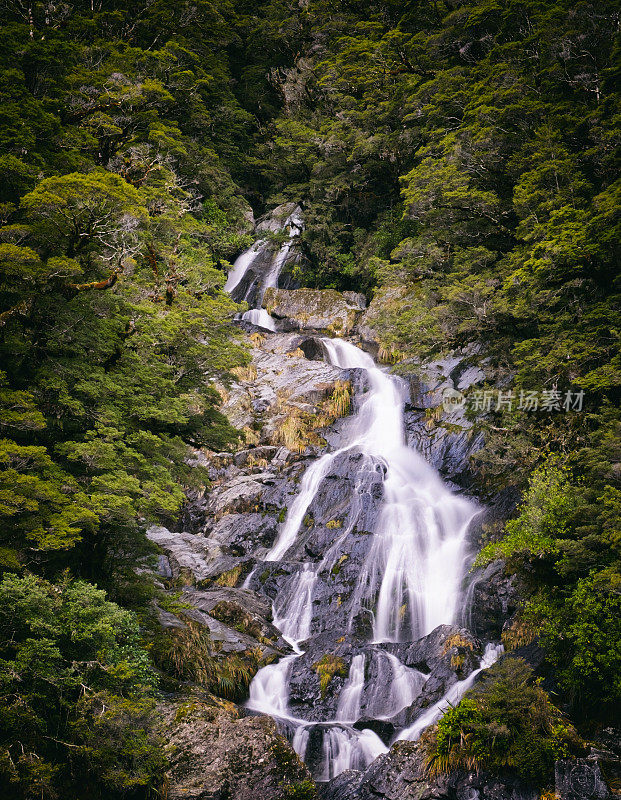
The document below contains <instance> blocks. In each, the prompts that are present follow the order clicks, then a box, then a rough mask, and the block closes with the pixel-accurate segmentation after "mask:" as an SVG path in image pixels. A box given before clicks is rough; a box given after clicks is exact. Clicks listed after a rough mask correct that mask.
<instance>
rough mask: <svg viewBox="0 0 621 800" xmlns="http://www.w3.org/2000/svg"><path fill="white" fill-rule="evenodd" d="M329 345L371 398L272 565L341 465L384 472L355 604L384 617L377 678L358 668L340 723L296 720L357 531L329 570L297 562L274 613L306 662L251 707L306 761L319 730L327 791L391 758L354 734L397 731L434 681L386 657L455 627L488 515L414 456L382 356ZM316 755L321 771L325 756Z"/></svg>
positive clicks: (269, 671) (308, 482)
mask: <svg viewBox="0 0 621 800" xmlns="http://www.w3.org/2000/svg"><path fill="white" fill-rule="evenodd" d="M321 343H322V347H323V349H324V352H325V355H326V360H327V361H328V362H329V363H330V364H332V365H333V366H335V367H339V368H340V369H343V370H360V372H361V375H362V376H363V377H364V380H365V384H366V391H364V392H362V393H361V394H359V397H358V408H357V411H356V413H355V414H354V415H353V416H351V417H349V418H348V419H347V421H346V423H345V424H344V425H343V429H342V430H343V433H342V434H341V443H340V447H337V448H336V449H334V450H333V451H331V452H328V453H325V454H324V455H323V456H321V457H320V458H318V459H316V460H315V461H313V463H312V464H311V465H310V466H309V467H308V468H307V469H306V471H305V473H304V475H303V477H302V480H301V482H300V486H299V490H298V492H297V495H296V497H295V499H294V501H293V503H292V504H291V506H290V507H289V509H288V511H287V514H286V516H285V520H284V522H283V523H281V526H280V529H279V532H278V535H277V538H276V541H275V542H274V544H273V546H272V549H271V550H270V551H269V553H268V554H267V556H266V561H268V562H270V561H271V562H278V561H283V560H286V559H287V555H288V553H289V552H290V551H291V550H292V548H294V547H295V545H296V543H297V539H298V536H299V533H300V529H301V528H302V527H303V521H304V519H305V517H306V515H307V512H308V509H309V507H310V505H311V503H312V502H313V500H314V498H315V497H316V496H317V494H318V492H319V490H320V488H321V487H322V485H323V483H324V481H325V480H326V478H327V477H328V475H329V474H330V471H331V468H332V467H333V465H334V463H335V461H336V460H337V459H338V457H339V456H341V455H342V454H345V453H349V454H350V455H353V454H359V455H360V456H361V459H360V460H359V461H358V462H356V461H355V460H354V462H352V463H361V464H365V465H366V468H368V465H369V464H371V465H373V464H375V465H378V466H379V467H381V471H382V475H383V501H382V507H381V511H380V514H379V518H378V521H377V524H376V525H375V529H374V530H373V531H372V533H373V538H372V544H371V546H370V548H369V550H368V554H367V556H366V559H365V561H364V565H363V568H362V569H361V570H360V573H359V574H358V576H357V581H356V585H355V587H354V590H353V594H352V597H353V603H352V609H353V610H352V617H353V616H354V614H355V613H356V612H357V611H358V610H360V609H361V608H363V607H366V608H371V607H374V608H375V614H374V619H373V634H372V642H371V643H369V646H370V647H372V648H373V659H374V662H373V663H374V664H375V671H374V675H375V678H374V679H373V680H372V681H371V680H369V681H367V680H366V678H365V666H366V659H365V655H364V654H362V653H358V654H356V655H354V656H353V658H352V659H351V662H350V667H349V674H348V677H347V680H346V682H345V683H344V685H343V688H342V689H341V692H340V695H339V698H338V705H337V708H336V712H335V714H334V717H333V719H332V720H331V721H325V720H324V721H321V722H320V721H315V722H313V721H308V720H304V719H296V717H295V716H293V715H292V713H291V711H290V709H289V696H290V689H289V679H290V675H291V670H292V667H293V665H294V663H295V660H296V659H297V658H300V657H302V655H303V647H304V641H305V640H308V638H309V636H310V635H311V630H312V622H313V596H314V592H315V591H316V587H317V580H318V576H319V572H320V571H321V570H322V569H325V568H326V567H327V568H330V567H331V566H332V564H333V562H332V561H331V558H332V551H333V550H334V552H336V551H337V545H338V543H339V542H340V541H342V538H343V537H344V536H347V535H349V534H350V531H351V526H349V527H346V528H345V530H344V531H343V532H342V533H341V534H340V536H339V537H337V540H336V543H334V544H332V545H331V546H330V548H329V549H328V552H327V553H325V554H324V557H323V559H322V561H321V563H319V564H316V563H313V562H310V561H309V562H308V563H299V562H297V561H296V560H295V558H294V559H293V560H289V562H288V564H289V566H290V567H291V566H292V567H293V568H294V569H293V572H292V573H291V574H290V576H289V578H288V579H287V581H286V582H285V584H284V586H283V588H282V589H281V591H279V594H278V596H277V598H276V600H275V601H274V603H273V616H274V624H275V625H276V626H277V627H278V628H279V629H280V631H281V632H282V634H283V636H284V637H285V638H286V639H287V640H288V641H289V642H290V643H291V644H292V646H293V649H294V652H295V654H294V655H292V656H287V657H286V658H283V659H281V661H279V662H278V663H277V664H271V665H270V666H268V667H264V668H263V669H262V670H260V671H259V672H258V674H257V675H256V677H255V679H254V681H253V683H252V684H251V688H250V699H249V701H248V703H247V706H248V708H250V709H252V710H255V711H260V712H262V713H267V714H270V715H271V716H274V717H276V718H277V719H280V720H282V721H283V722H285V723H286V724H287V727H288V729H289V730H290V731H291V732H292V734H293V744H294V748H295V750H296V752H298V754H299V755H300V756H301V757H304V756H305V754H306V751H307V748H308V747H309V746H310V745H309V741H310V740H311V736H310V731H311V730H312V729H313V728H316V729H318V730H319V732H320V733H321V736H322V739H321V741H322V747H321V752H322V760H321V763H320V765H319V766H318V767H317V768H316V769H315V773H316V777H317V779H318V780H329V779H331V778H332V777H334V776H335V775H338V774H339V773H340V772H342V771H343V770H345V769H363V768H364V767H366V766H367V765H368V764H369V763H370V762H371V761H372V760H373V759H375V758H376V757H377V756H378V755H379V754H380V753H383V752H386V751H387V748H386V746H385V745H384V743H383V742H382V741H381V740H380V739H379V737H378V736H377V734H375V733H374V732H373V731H371V730H369V729H364V730H357V729H356V728H354V727H353V724H354V723H356V722H357V721H358V720H360V719H361V718H362V713H363V711H364V713H365V716H366V718H369V717H370V718H373V719H378V720H381V719H384V720H389V719H390V718H392V717H394V716H395V715H397V714H398V713H399V712H401V711H402V710H403V709H405V708H407V707H408V706H409V705H411V703H412V702H413V701H414V699H415V698H416V697H417V696H418V695H419V694H420V692H421V690H422V688H423V686H424V684H425V681H426V678H427V676H425V675H423V674H422V673H421V672H419V671H418V670H415V669H412V668H409V667H407V666H405V665H404V664H402V663H401V662H400V661H399V659H398V658H397V656H396V655H393V654H392V653H390V652H388V651H387V650H386V649H383V648H382V645H385V643H389V642H393V643H394V642H412V641H415V640H417V639H419V638H420V637H422V636H425V635H426V634H428V633H430V632H431V631H432V630H434V629H435V628H436V627H437V626H438V625H442V624H450V623H452V622H454V621H455V618H456V616H457V611H458V604H459V599H460V591H461V583H462V579H463V577H464V573H465V568H466V560H467V553H466V547H465V545H466V541H465V540H466V531H467V528H468V524H469V522H470V520H471V519H472V517H473V516H474V515H475V513H476V512H477V509H476V507H475V506H474V505H473V503H471V502H470V501H469V500H466V499H464V498H463V497H459V496H457V495H455V494H453V493H452V492H451V491H450V490H449V489H448V487H446V486H445V485H444V484H443V483H442V481H441V479H440V477H439V476H438V474H437V473H436V472H435V471H434V470H433V469H432V468H431V467H430V466H429V464H427V462H426V461H425V460H424V459H423V458H422V457H421V456H420V455H419V453H417V452H416V451H415V450H412V449H410V448H408V447H407V446H406V437H405V424H404V404H405V398H406V396H407V391H406V388H407V387H406V384H405V382H404V381H403V380H402V379H400V378H398V377H396V376H393V375H390V374H389V373H388V372H387V371H385V370H383V369H381V368H379V367H378V366H377V365H376V364H375V362H374V361H373V359H372V358H371V356H369V355H368V354H367V353H365V352H364V351H362V350H361V349H360V348H358V347H356V346H355V345H353V344H351V343H349V342H346V341H344V340H341V339H328V338H323V339H322V340H321ZM352 525H353V523H352ZM498 654H499V649H498V648H494V647H493V646H488V648H487V649H486V651H485V655H484V657H483V659H482V661H481V664H480V666H479V669H478V670H475V671H474V672H473V673H472V674H471V675H470V676H469V677H468V678H467V679H466V680H464V681H461V682H459V683H457V684H456V685H454V686H453V687H452V688H451V689H450V691H449V692H448V693H447V695H446V696H445V697H443V698H442V699H441V700H440V701H438V702H437V703H436V704H435V705H433V706H432V707H431V708H429V709H427V710H426V711H425V712H424V713H423V714H422V715H421V716H420V717H419V718H418V719H417V720H416V721H415V723H414V724H413V725H412V726H410V727H409V728H407V729H405V730H402V731H401V733H400V734H399V736H398V738H401V739H416V738H418V736H419V735H420V732H421V731H422V730H423V729H424V728H425V727H427V725H430V724H432V723H433V722H434V721H435V720H436V719H437V718H438V717H439V716H440V715H441V714H442V712H443V710H445V709H446V708H447V707H448V704H450V703H454V702H458V701H459V699H460V698H461V696H462V695H463V693H464V692H465V691H467V690H468V688H470V686H471V685H472V683H473V681H474V680H475V678H476V675H477V674H478V673H479V672H480V670H481V669H485V668H487V667H488V666H490V665H491V664H492V663H493V662H494V661H495V660H496V658H497V657H498ZM314 752H315V755H314V756H313V758H314V760H315V761H316V760H317V758H316V748H315V751H314Z"/></svg>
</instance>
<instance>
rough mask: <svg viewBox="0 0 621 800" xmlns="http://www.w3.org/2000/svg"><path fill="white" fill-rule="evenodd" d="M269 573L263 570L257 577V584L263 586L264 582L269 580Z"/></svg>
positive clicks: (267, 570)
mask: <svg viewBox="0 0 621 800" xmlns="http://www.w3.org/2000/svg"><path fill="white" fill-rule="evenodd" d="M270 574H271V572H270V570H269V569H264V570H263V572H262V573H261V574H260V575H259V583H260V584H261V585H263V584H264V583H265V581H266V580H267V579H268V578H269V576H270Z"/></svg>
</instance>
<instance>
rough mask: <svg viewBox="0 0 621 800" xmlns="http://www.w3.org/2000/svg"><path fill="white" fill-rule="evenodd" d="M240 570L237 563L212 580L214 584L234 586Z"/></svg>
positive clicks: (239, 565)
mask: <svg viewBox="0 0 621 800" xmlns="http://www.w3.org/2000/svg"><path fill="white" fill-rule="evenodd" d="M241 572H242V568H241V564H238V565H237V566H236V567H233V569H229V570H227V571H226V572H223V573H222V574H221V575H219V576H218V577H217V578H216V580H215V581H214V582H213V583H214V586H236V585H237V581H238V580H239V577H240V575H241Z"/></svg>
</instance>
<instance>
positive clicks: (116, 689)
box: [0, 575, 165, 797]
mask: <svg viewBox="0 0 621 800" xmlns="http://www.w3.org/2000/svg"><path fill="white" fill-rule="evenodd" d="M0 641H1V642H2V644H1V645H0V681H1V682H2V696H3V704H2V711H1V712H0V737H1V745H0V746H1V747H2V758H1V761H0V787H2V793H3V796H6V797H8V796H12V797H13V796H18V795H19V794H21V792H22V791H24V792H25V793H26V794H27V795H28V796H38V797H49V796H52V797H55V796H58V794H60V795H61V796H62V795H63V794H64V792H67V791H69V792H71V789H72V787H73V785H74V783H75V780H76V777H78V781H79V786H80V789H81V791H82V793H83V795H84V794H88V795H89V796H91V797H110V796H115V795H116V793H117V791H118V789H119V787H123V788H124V790H125V791H126V792H128V793H129V792H132V791H135V790H138V789H141V788H142V789H144V788H148V787H150V786H153V785H154V780H155V779H156V778H157V776H158V774H159V773H161V772H162V770H163V768H164V763H165V762H164V760H163V757H162V754H161V742H160V741H159V739H158V738H157V736H156V735H155V734H154V732H153V730H152V714H153V705H154V703H153V700H152V699H151V695H152V690H153V688H154V673H153V671H152V669H151V666H150V663H149V658H148V656H147V653H146V651H145V649H144V647H143V645H142V643H141V640H140V632H139V627H138V624H137V621H136V618H135V615H134V614H132V613H131V612H129V611H125V610H123V609H121V608H119V606H117V605H116V604H115V603H111V602H109V601H108V600H106V598H105V593H104V592H103V591H101V590H99V589H96V588H95V587H93V586H92V585H91V584H89V583H86V582H83V581H75V580H72V579H70V578H68V577H65V578H64V579H63V581H62V582H61V583H59V584H57V585H53V584H50V583H48V582H47V581H44V580H42V579H40V578H36V577H34V576H33V575H29V576H26V577H24V578H20V577H17V576H14V575H8V576H6V577H5V578H4V580H3V581H2V583H0Z"/></svg>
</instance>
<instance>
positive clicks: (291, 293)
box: [263, 288, 364, 336]
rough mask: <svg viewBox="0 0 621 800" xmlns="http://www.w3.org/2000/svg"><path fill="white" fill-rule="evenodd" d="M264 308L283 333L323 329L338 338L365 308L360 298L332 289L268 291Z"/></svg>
mask: <svg viewBox="0 0 621 800" xmlns="http://www.w3.org/2000/svg"><path fill="white" fill-rule="evenodd" d="M346 295H347V296H346ZM263 305H264V306H265V308H266V309H267V310H268V311H269V313H270V314H271V315H272V316H273V317H275V318H276V319H277V320H281V321H282V322H281V327H282V328H283V329H285V330H325V331H327V332H329V333H332V334H335V335H337V336H344V335H347V334H349V333H351V331H352V330H353V328H354V325H355V324H356V321H357V319H358V317H359V316H360V314H361V313H362V308H364V306H362V307H361V305H362V300H361V299H360V295H356V294H355V293H353V292H346V293H341V292H337V291H335V290H334V289H272V288H270V289H267V290H266V292H265V295H264V297H263Z"/></svg>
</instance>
